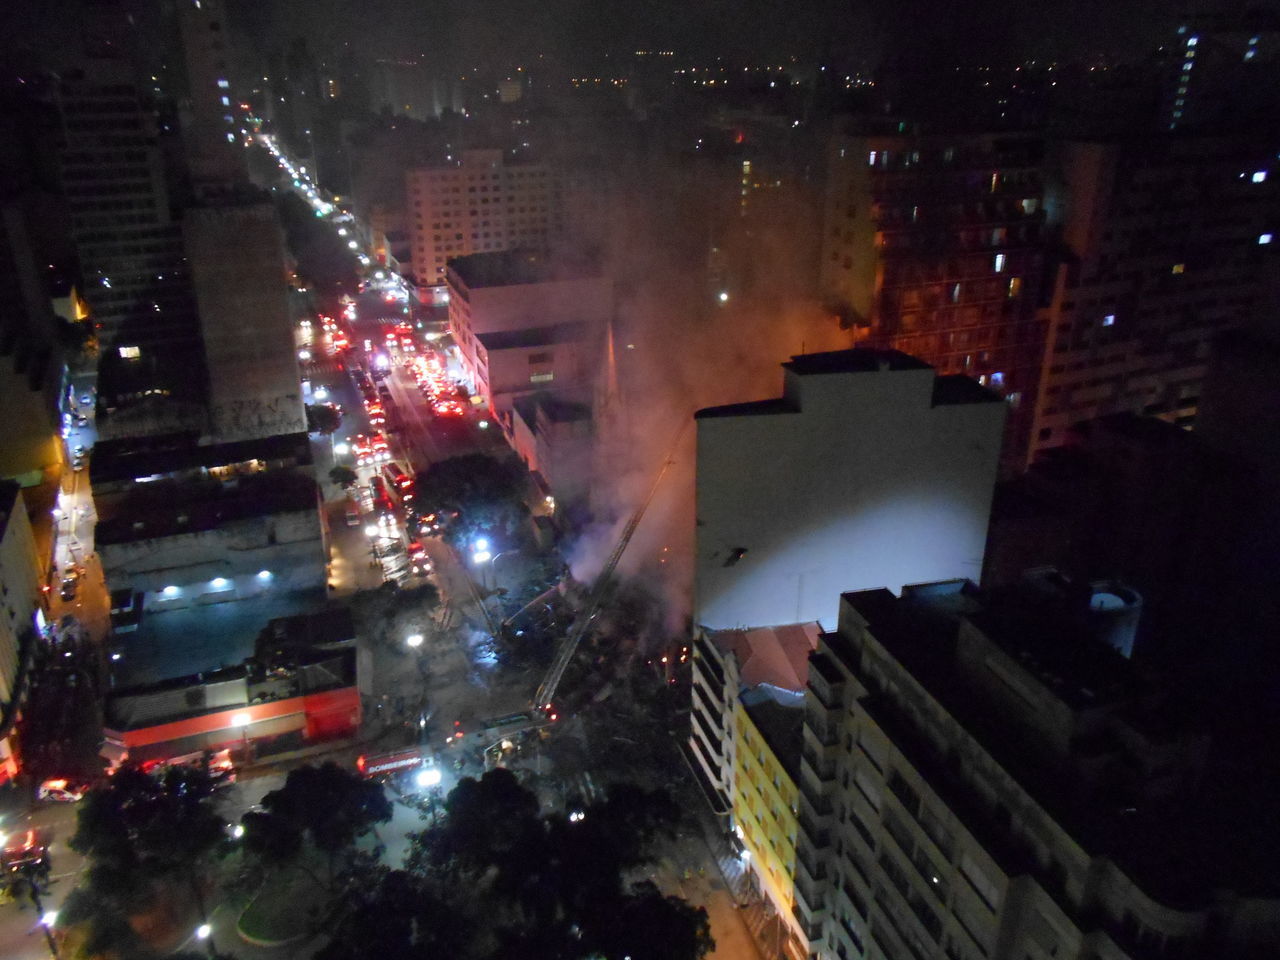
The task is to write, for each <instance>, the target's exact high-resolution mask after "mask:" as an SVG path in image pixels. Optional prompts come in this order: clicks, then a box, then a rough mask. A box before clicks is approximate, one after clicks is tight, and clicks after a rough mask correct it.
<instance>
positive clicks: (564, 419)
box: [511, 393, 595, 506]
mask: <svg viewBox="0 0 1280 960" xmlns="http://www.w3.org/2000/svg"><path fill="white" fill-rule="evenodd" d="M512 406H513V410H514V414H515V415H514V417H513V418H512V432H511V445H512V447H514V448H515V451H516V453H517V454H519V455H520V459H521V460H523V461H524V463H525V466H526V467H528V468H529V472H530V473H531V474H532V475H533V477H534V480H535V481H536V482H537V483H538V485H539V487H540V489H542V490H543V491H544V492H545V493H546V494H547V495H549V496H551V497H554V498H555V501H556V502H557V503H559V504H561V505H562V506H569V505H571V504H575V503H584V502H585V501H586V499H587V497H588V495H589V493H590V485H591V480H592V477H593V472H592V452H593V450H592V445H593V441H594V439H595V429H594V423H593V420H592V416H591V407H589V406H588V405H587V404H585V403H575V402H573V401H571V400H561V399H560V398H558V397H556V396H554V395H552V394H549V393H535V394H533V395H532V396H528V397H522V398H521V399H519V400H517V401H515V403H514V404H513V405H512Z"/></svg>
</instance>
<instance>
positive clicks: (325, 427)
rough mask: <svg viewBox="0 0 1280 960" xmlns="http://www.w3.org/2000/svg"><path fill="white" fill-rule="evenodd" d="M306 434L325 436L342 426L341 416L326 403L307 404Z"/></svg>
mask: <svg viewBox="0 0 1280 960" xmlns="http://www.w3.org/2000/svg"><path fill="white" fill-rule="evenodd" d="M306 413H307V432H308V433H323V434H325V435H326V436H327V435H329V434H331V433H333V432H334V431H336V430H337V429H338V428H339V427H340V426H342V414H340V413H338V411H337V410H335V409H334V408H333V407H331V406H329V404H327V403H309V404H307V407H306Z"/></svg>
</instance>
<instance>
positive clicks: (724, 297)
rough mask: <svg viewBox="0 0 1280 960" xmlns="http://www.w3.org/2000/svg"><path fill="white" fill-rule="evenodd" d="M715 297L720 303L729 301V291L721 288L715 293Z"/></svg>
mask: <svg viewBox="0 0 1280 960" xmlns="http://www.w3.org/2000/svg"><path fill="white" fill-rule="evenodd" d="M716 299H717V300H719V301H720V302H721V303H728V302H729V291H728V290H721V291H720V292H719V293H718V294H716Z"/></svg>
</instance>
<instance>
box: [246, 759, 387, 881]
mask: <svg viewBox="0 0 1280 960" xmlns="http://www.w3.org/2000/svg"><path fill="white" fill-rule="evenodd" d="M262 807H263V811H264V812H262V813H250V814H246V815H245V817H244V819H243V820H242V821H241V822H242V824H243V826H244V828H245V830H244V842H245V849H246V850H247V851H249V852H251V853H252V854H254V855H256V856H257V857H258V858H259V860H260V862H262V863H263V865H265V866H268V867H270V866H284V865H286V864H289V863H295V862H297V861H298V858H299V857H300V856H301V855H302V853H303V852H304V850H305V848H306V847H307V846H309V847H310V848H311V849H313V850H315V851H316V852H318V853H319V854H321V855H322V856H323V857H324V858H325V860H326V861H327V865H328V883H327V886H328V887H329V888H330V889H331V890H332V889H333V888H334V886H335V882H336V880H337V878H338V873H339V870H338V868H339V866H340V862H341V861H342V860H343V859H344V858H346V859H349V855H350V854H351V853H353V851H354V847H355V843H356V840H358V839H359V838H360V837H363V836H365V835H366V834H367V833H368V832H369V831H370V830H372V829H373V828H374V826H375V825H376V824H379V823H386V822H387V821H388V820H390V819H391V812H392V811H391V802H390V801H389V800H388V799H387V797H386V794H385V793H384V792H383V790H382V786H381V785H380V784H378V783H375V782H373V781H370V780H365V779H363V778H361V777H359V776H357V775H356V774H354V773H352V772H350V771H349V770H345V769H343V768H342V767H339V766H338V765H337V764H336V763H333V762H332V761H330V762H328V763H325V764H324V765H323V766H320V767H315V766H310V765H308V766H305V767H299V768H297V769H296V770H292V771H290V773H289V776H288V778H287V779H286V780H285V783H284V786H283V787H281V788H280V789H279V790H273V791H272V792H271V793H268V794H267V795H266V796H265V797H263V798H262Z"/></svg>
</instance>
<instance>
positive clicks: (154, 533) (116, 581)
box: [91, 434, 328, 612]
mask: <svg viewBox="0 0 1280 960" xmlns="http://www.w3.org/2000/svg"><path fill="white" fill-rule="evenodd" d="M162 440H163V442H161V440H153V441H151V442H144V441H140V440H139V441H131V442H126V441H107V442H103V443H100V444H99V445H98V447H97V448H96V450H95V452H94V459H93V463H92V466H91V476H92V480H93V493H94V502H95V504H96V509H97V512H98V523H97V527H96V530H95V534H94V539H95V543H96V544H97V548H98V553H99V555H100V556H101V558H102V568H103V573H104V575H105V577H106V580H107V585H108V587H109V588H110V589H111V590H112V591H113V592H114V591H120V590H126V589H127V590H130V591H132V592H133V593H134V594H141V595H142V607H143V609H145V610H147V611H149V612H150V611H157V612H158V611H160V610H169V609H176V608H181V607H188V606H191V605H193V604H196V605H198V604H209V603H225V602H228V601H234V600H240V599H245V598H247V597H253V596H257V595H259V594H262V593H264V592H267V591H299V590H308V589H315V588H323V586H324V584H325V582H326V570H327V566H326V565H327V561H328V554H327V544H326V533H325V530H324V527H323V521H322V518H321V511H320V508H319V492H318V489H317V487H316V483H315V480H314V478H313V477H312V474H311V454H310V445H309V443H308V441H307V436H306V434H294V435H292V436H278V437H269V438H266V439H263V440H250V441H241V442H238V443H223V444H210V445H206V446H196V445H194V444H191V443H189V442H183V438H181V437H178V438H174V437H169V438H162Z"/></svg>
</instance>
